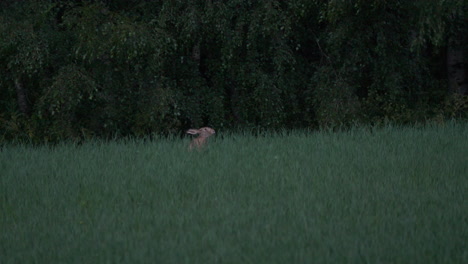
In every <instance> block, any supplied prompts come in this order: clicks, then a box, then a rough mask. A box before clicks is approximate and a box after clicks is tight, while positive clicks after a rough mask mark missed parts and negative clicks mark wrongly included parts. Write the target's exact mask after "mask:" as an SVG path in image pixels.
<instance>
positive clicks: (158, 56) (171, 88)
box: [0, 0, 468, 142]
mask: <svg viewBox="0 0 468 264" xmlns="http://www.w3.org/2000/svg"><path fill="white" fill-rule="evenodd" d="M0 8H1V10H0V67H1V73H2V74H1V75H0V141H4V140H15V139H29V140H31V141H33V142H43V141H57V140H62V139H68V138H86V137H109V136H116V135H117V136H129V135H130V136H144V135H148V134H151V133H158V134H167V133H177V132H180V131H182V130H184V129H187V128H189V127H198V126H202V125H210V126H213V127H216V128H218V129H232V128H265V129H278V128H304V127H308V128H318V127H346V126H348V125H351V124H379V123H382V122H388V121H390V122H396V123H403V124H405V123H414V122H425V121H428V120H429V121H434V120H435V121H443V120H445V119H447V118H454V117H455V118H460V117H461V118H466V116H467V111H466V110H467V107H468V106H467V101H468V100H467V95H468V81H467V77H466V73H467V52H468V45H467V43H468V40H467V36H468V13H467V12H468V5H467V3H466V1H464V0H430V1H405V0H395V1H381V0H371V1H320V0H314V1H311V0H293V1H279V0H278V1H274V0H264V1H254V0H229V1H216V0H195V1H183V0H170V1H142V0H133V1H84V0H83V1H64V0H63V1H60V0H55V1H53V0H49V1H34V0H24V1H12V0H9V1H2V2H1V3H0Z"/></svg>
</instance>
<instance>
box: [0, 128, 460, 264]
mask: <svg viewBox="0 0 468 264" xmlns="http://www.w3.org/2000/svg"><path fill="white" fill-rule="evenodd" d="M187 144H188V139H185V140H180V139H173V140H169V139H161V140H152V141H143V140H127V141H119V142H89V143H85V144H83V145H80V146H75V145H73V144H62V145H59V146H55V147H30V146H9V145H7V146H3V148H2V149H1V150H0V228H1V232H0V262H1V263H2V264H7V263H425V264H426V263H468V246H467V241H468V203H467V194H468V180H467V179H468V124H467V123H462V124H454V123H450V124H446V125H443V126H432V127H425V128H395V127H388V128H382V129H375V130H370V129H354V130H352V131H349V132H340V133H326V132H320V133H319V132H310V133H306V132H291V133H289V134H284V135H280V134H277V135H270V136H265V137H253V136H249V135H225V136H223V133H222V132H220V133H218V134H217V137H216V138H214V140H212V141H211V142H210V146H209V148H208V149H206V150H205V151H203V152H201V153H198V152H187V151H186V147H187Z"/></svg>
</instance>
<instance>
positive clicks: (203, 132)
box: [187, 127, 216, 150]
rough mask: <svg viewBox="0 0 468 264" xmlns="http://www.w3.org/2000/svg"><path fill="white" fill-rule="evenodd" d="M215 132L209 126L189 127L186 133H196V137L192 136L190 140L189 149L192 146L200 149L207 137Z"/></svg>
mask: <svg viewBox="0 0 468 264" xmlns="http://www.w3.org/2000/svg"><path fill="white" fill-rule="evenodd" d="M215 133H216V132H215V131H214V129H212V128H211V127H202V128H200V129H193V128H192V129H189V130H187V134H190V135H198V137H197V138H194V139H193V140H192V142H190V145H189V150H192V149H193V148H196V149H198V150H199V149H201V148H202V147H203V146H204V145H206V142H207V139H208V138H209V137H210V136H212V135H213V134H215Z"/></svg>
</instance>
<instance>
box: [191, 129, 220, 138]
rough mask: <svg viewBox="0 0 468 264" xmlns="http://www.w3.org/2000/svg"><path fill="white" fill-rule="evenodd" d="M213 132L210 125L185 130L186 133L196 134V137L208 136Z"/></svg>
mask: <svg viewBox="0 0 468 264" xmlns="http://www.w3.org/2000/svg"><path fill="white" fill-rule="evenodd" d="M215 133H216V132H215V131H214V129H212V128H211V127H202V128H200V129H189V130H187V134H190V135H198V137H201V138H207V137H209V136H211V135H213V134H215Z"/></svg>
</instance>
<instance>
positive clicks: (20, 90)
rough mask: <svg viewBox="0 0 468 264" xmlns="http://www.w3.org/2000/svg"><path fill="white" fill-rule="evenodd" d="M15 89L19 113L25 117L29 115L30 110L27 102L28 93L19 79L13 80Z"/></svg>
mask: <svg viewBox="0 0 468 264" xmlns="http://www.w3.org/2000/svg"><path fill="white" fill-rule="evenodd" d="M15 88H16V96H17V99H18V108H19V110H20V112H21V113H23V114H25V115H29V112H30V110H31V108H30V105H29V102H28V93H27V91H26V88H24V86H23V84H22V83H21V81H20V80H19V78H15Z"/></svg>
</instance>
